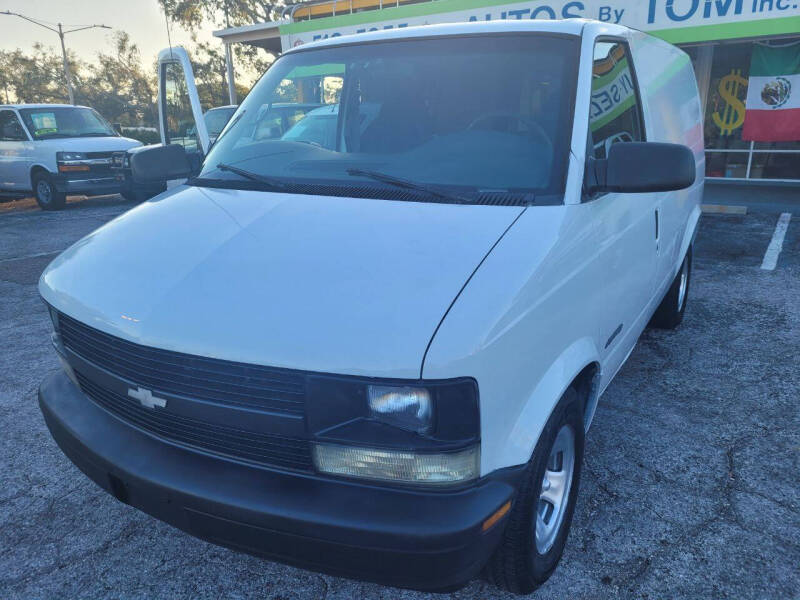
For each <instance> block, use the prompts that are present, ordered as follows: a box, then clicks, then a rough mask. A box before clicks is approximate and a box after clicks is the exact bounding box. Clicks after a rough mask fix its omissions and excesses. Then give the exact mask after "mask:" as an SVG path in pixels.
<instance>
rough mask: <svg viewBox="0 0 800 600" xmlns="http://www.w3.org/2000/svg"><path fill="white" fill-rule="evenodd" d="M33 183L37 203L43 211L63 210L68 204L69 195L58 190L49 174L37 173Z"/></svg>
mask: <svg viewBox="0 0 800 600" xmlns="http://www.w3.org/2000/svg"><path fill="white" fill-rule="evenodd" d="M31 183H33V195H34V196H35V197H36V203H37V204H38V205H39V208H41V209H42V210H61V209H62V208H64V205H65V204H66V203H67V195H66V194H65V193H63V192H59V191H58V190H57V189H56V186H55V184H54V183H53V179H52V178H51V177H50V175H49V174H48V173H43V172H39V173H35V174H34V176H33V178H32V181H31Z"/></svg>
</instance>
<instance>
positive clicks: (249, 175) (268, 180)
mask: <svg viewBox="0 0 800 600" xmlns="http://www.w3.org/2000/svg"><path fill="white" fill-rule="evenodd" d="M217 169H219V170H220V171H230V172H231V173H236V174H237V175H239V176H240V177H244V178H246V179H250V180H251V181H258V182H259V183H265V184H267V185H268V186H270V187H274V188H278V189H280V190H285V189H286V184H285V183H282V182H280V181H277V180H275V179H273V178H272V177H266V176H265V175H260V174H258V173H253V172H252V171H248V170H246V169H240V168H239V167H234V166H233V165H226V164H225V163H219V164H218V165H217Z"/></svg>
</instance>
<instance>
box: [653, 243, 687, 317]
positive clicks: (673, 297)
mask: <svg viewBox="0 0 800 600" xmlns="http://www.w3.org/2000/svg"><path fill="white" fill-rule="evenodd" d="M684 274H685V276H686V281H685V284H684V285H683V292H681V287H682V284H681V281H682V278H683V276H684ZM691 279H692V247H691V246H689V249H688V250H687V251H686V256H684V258H683V262H682V263H681V266H680V268H679V269H678V274H677V275H675V279H674V280H673V281H672V284H671V285H670V286H669V289H668V290H667V293H666V294H665V295H664V299H663V300H661V304H659V305H658V308H657V309H656V312H655V313H654V314H653V318H652V319H650V327H654V328H656V329H675V328H676V327H677V326H678V325H680V324H681V322H682V321H683V313H684V312H685V311H686V302H687V301H688V299H689V283H690V281H691Z"/></svg>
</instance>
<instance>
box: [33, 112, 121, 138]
mask: <svg viewBox="0 0 800 600" xmlns="http://www.w3.org/2000/svg"><path fill="white" fill-rule="evenodd" d="M19 112H20V114H21V115H22V120H23V121H24V122H25V126H26V127H27V128H28V131H30V132H31V135H32V136H33V138H34V139H37V140H45V139H49V138H65V137H107V136H116V135H117V132H116V131H114V129H113V128H112V127H111V125H109V124H108V122H107V121H106V120H105V119H104V118H103V117H101V116H100V115H98V114H97V113H96V112H95V111H94V110H92V109H91V108H84V107H78V106H74V107H73V106H46V107H42V108H22V109H20V111H19Z"/></svg>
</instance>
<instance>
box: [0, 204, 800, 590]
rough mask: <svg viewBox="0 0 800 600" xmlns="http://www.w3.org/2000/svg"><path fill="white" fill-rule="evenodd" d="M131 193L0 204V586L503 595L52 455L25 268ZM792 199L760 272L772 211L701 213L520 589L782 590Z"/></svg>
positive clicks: (793, 352)
mask: <svg viewBox="0 0 800 600" xmlns="http://www.w3.org/2000/svg"><path fill="white" fill-rule="evenodd" d="M131 206H132V205H131V204H130V203H127V202H123V201H122V200H119V199H115V198H105V199H91V200H84V201H71V202H70V204H69V205H68V206H67V209H66V210H64V211H63V212H59V213H43V212H40V211H39V210H38V209H36V207H35V204H34V205H33V206H31V203H30V201H22V202H19V203H13V204H0V349H2V351H1V352H0V432H1V434H0V481H2V486H0V598H2V599H4V600H10V599H12V598H20V599H26V600H28V599H33V598H106V597H107V598H269V599H275V600H288V599H305V598H309V599H310V598H314V599H316V598H329V599H334V598H336V599H348V600H349V599H352V598H387V599H388V598H405V599H412V598H413V599H416V598H438V597H445V598H447V597H452V598H458V599H472V598H475V599H478V598H501V597H505V596H504V595H503V594H502V593H500V592H498V591H497V590H496V589H494V588H492V587H491V586H489V585H488V584H486V583H484V582H482V581H474V582H472V583H471V584H470V585H469V586H468V587H466V588H465V589H463V590H461V591H459V592H456V593H453V594H452V595H446V596H431V595H426V594H421V593H417V592H411V591H406V590H397V589H392V588H385V587H381V586H378V585H373V584H366V583H359V582H354V581H350V580H346V579H338V578H335V577H329V576H326V575H319V574H316V573H312V572H308V571H303V570H300V569H295V568H291V567H287V566H283V565H279V564H276V563H271V562H267V561H263V560H260V559H257V558H254V557H250V556H246V555H243V554H237V553H234V552H231V551H229V550H226V549H222V548H219V547H216V546H213V545H211V544H207V543H205V542H202V541H199V540H197V539H194V538H192V537H190V536H189V535H187V534H184V533H182V532H180V531H178V530H175V529H173V528H171V527H170V526H168V525H165V524H163V523H160V522H158V521H156V520H154V519H152V518H150V517H148V516H146V515H144V514H142V513H140V512H138V511H136V510H135V509H132V508H130V507H128V506H126V505H124V504H121V503H120V502H118V501H117V500H115V499H114V498H113V497H111V496H110V495H108V494H106V493H105V492H103V491H101V490H100V489H99V488H98V487H96V486H95V485H94V484H93V483H91V482H90V481H89V480H88V479H87V478H86V477H84V476H83V475H82V474H81V473H80V472H79V471H78V470H77V469H76V468H75V467H74V466H73V465H72V464H71V463H70V462H69V460H67V458H65V457H64V455H63V454H61V452H60V450H59V449H58V448H57V447H56V444H55V442H53V440H52V439H51V437H50V435H49V433H48V431H47V429H46V427H45V424H44V422H43V420H42V416H41V414H40V412H39V408H38V406H37V402H36V390H37V387H38V385H39V382H40V381H41V380H42V379H43V378H44V377H45V375H46V374H48V373H49V372H51V371H52V370H54V369H57V368H58V363H57V359H56V356H55V354H54V352H53V351H52V350H51V348H50V341H49V336H50V328H51V326H50V322H49V319H48V317H47V314H46V312H45V309H44V306H43V305H42V303H41V301H40V300H39V297H38V294H37V291H36V283H37V280H38V277H39V274H40V273H41V271H42V269H43V268H44V267H45V266H46V265H47V263H48V262H49V261H50V260H52V259H53V258H54V257H55V256H56V254H57V253H58V252H60V251H61V250H63V249H64V248H66V247H67V246H68V245H69V244H71V243H72V242H74V241H76V240H78V239H79V238H80V237H82V236H83V235H85V234H87V233H89V232H90V231H92V230H93V229H95V228H96V227H98V226H100V225H102V224H103V223H104V222H106V221H108V220H110V219H111V218H113V217H114V216H116V215H118V214H120V213H122V212H124V211H125V210H128V209H129V208H131ZM799 206H800V205H799ZM798 213H799V214H797V215H793V216H792V221H790V223H789V226H788V229H787V231H786V237H785V240H784V242H783V250H782V252H781V253H780V255H779V257H778V260H777V265H776V267H775V269H774V270H764V269H762V268H761V264H762V260H763V258H764V254H765V251H766V250H767V248H768V246H769V244H770V241H771V239H772V236H773V233H774V230H775V226H776V222H777V221H778V214H769V213H759V214H748V215H737V216H704V217H703V219H702V221H701V229H700V234H699V238H698V241H697V244H696V248H695V261H694V272H693V276H692V281H691V286H690V296H689V304H688V308H687V311H686V317H685V320H684V323H683V325H682V326H681V327H680V328H679V329H678V330H677V331H674V332H665V331H646V332H645V333H644V335H643V336H642V338H641V340H640V342H639V344H638V346H637V347H636V349H635V350H634V352H633V354H632V355H631V357H630V359H629V360H628V362H627V364H626V365H625V366H624V367H623V369H622V370H621V371H620V373H619V375H618V376H617V378H616V379H615V381H614V382H613V383H612V384H611V386H610V387H609V389H608V390H607V392H606V394H605V395H604V397H603V398H602V399H601V402H600V405H599V408H598V411H597V415H596V417H595V420H594V424H593V425H592V428H591V430H590V431H589V433H588V436H587V447H586V461H585V464H584V470H583V479H582V481H581V490H580V496H579V501H578V505H577V510H576V513H575V520H574V523H573V527H572V532H571V534H570V538H569V541H568V543H567V549H566V553H565V556H564V560H563V562H562V563H561V565H560V566H559V567H558V569H557V570H556V572H555V574H554V576H553V577H552V579H551V580H550V581H549V582H548V583H547V584H546V585H545V586H543V587H542V588H541V589H540V590H539V591H538V592H536V593H535V594H534V597H535V598H539V599H549V598H650V599H656V598H670V599H677V598H714V599H716V598H735V599H747V598H770V599H774V598H800V459H799V458H798V457H799V456H800V410H799V409H798V399H799V394H798V390H799V389H800V211H798ZM131 251H134V252H135V249H131ZM509 597H513V596H509Z"/></svg>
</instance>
